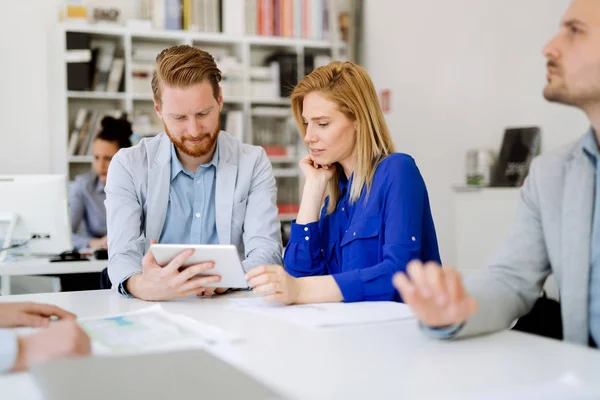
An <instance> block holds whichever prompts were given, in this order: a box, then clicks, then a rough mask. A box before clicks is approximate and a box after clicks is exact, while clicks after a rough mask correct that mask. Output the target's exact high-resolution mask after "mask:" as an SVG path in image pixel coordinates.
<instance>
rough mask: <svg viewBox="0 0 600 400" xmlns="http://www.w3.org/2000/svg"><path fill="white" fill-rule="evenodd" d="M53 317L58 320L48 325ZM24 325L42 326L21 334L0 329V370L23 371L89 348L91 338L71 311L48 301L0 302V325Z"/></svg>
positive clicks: (80, 353)
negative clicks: (41, 302)
mask: <svg viewBox="0 0 600 400" xmlns="http://www.w3.org/2000/svg"><path fill="white" fill-rule="evenodd" d="M53 317H55V318H58V319H59V320H60V321H58V322H55V323H53V324H52V326H49V324H50V321H51V319H52V318H53ZM23 326H27V327H33V328H43V329H41V330H39V331H38V332H36V333H34V334H32V335H29V336H22V337H17V336H16V335H15V334H14V333H13V332H11V331H10V330H7V329H0V374H3V373H6V372H17V371H24V370H26V369H28V368H29V367H31V366H32V365H34V364H38V363H43V362H46V361H49V360H52V359H55V358H63V357H75V356H85V355H88V354H90V352H91V343H90V338H89V337H88V336H87V334H86V333H85V332H84V331H83V329H81V328H80V327H79V325H77V322H76V321H75V315H73V314H71V313H70V312H68V311H65V310H63V309H61V308H58V307H56V306H52V305H48V304H38V303H3V304H0V328H16V327H23Z"/></svg>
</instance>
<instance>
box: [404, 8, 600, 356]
mask: <svg viewBox="0 0 600 400" xmlns="http://www.w3.org/2000/svg"><path fill="white" fill-rule="evenodd" d="M544 55H545V57H546V58H547V60H548V63H547V66H548V75H547V80H548V83H547V86H546V87H545V89H544V96H545V98H546V99H547V100H549V101H551V102H557V103H562V104H565V105H570V106H574V107H577V108H580V109H581V110H583V111H584V112H585V113H586V114H587V116H588V118H589V120H590V123H591V125H592V127H591V129H590V130H589V132H588V133H586V134H585V135H584V136H583V138H581V139H580V140H577V141H576V142H575V143H573V144H570V145H568V146H565V147H564V148H562V149H559V150H557V151H554V152H552V153H549V154H547V155H543V156H541V157H539V158H537V159H536V160H535V161H534V162H533V164H532V166H531V170H530V173H529V176H528V178H527V180H526V182H525V185H524V186H523V188H522V189H521V200H520V205H519V209H518V213H517V217H516V222H515V224H514V226H513V228H512V230H511V233H510V234H509V237H508V240H507V241H506V242H505V243H504V245H503V246H502V247H500V249H499V250H498V251H497V252H496V253H495V254H494V256H493V258H492V260H491V263H490V265H489V266H488V268H487V269H486V270H485V272H483V273H482V274H481V275H480V276H478V277H476V278H475V279H473V280H468V281H467V282H466V283H465V285H464V286H463V282H462V280H461V278H460V276H459V274H458V272H457V271H456V270H455V269H453V268H443V269H440V268H439V266H438V265H435V264H426V265H423V264H422V263H421V262H414V263H411V264H410V266H409V267H408V275H405V274H398V275H397V276H396V277H395V278H394V283H395V285H396V287H397V288H398V289H399V291H400V293H401V294H402V297H403V299H404V300H405V302H406V303H408V304H409V305H410V306H411V308H412V309H413V310H414V312H415V313H416V315H417V317H418V318H419V319H420V320H421V323H422V324H423V325H424V326H425V330H426V331H428V332H429V333H433V334H434V335H436V336H438V337H441V338H450V337H461V336H469V335H474V334H480V333H486V332H493V331H498V330H501V329H506V328H508V327H509V326H510V325H511V324H512V323H513V322H514V321H515V320H516V319H518V318H520V317H522V316H524V315H526V314H527V313H528V312H529V311H530V310H531V309H532V307H533V305H534V303H535V302H536V300H537V299H538V298H539V297H540V294H541V292H542V286H543V284H544V281H545V280H546V278H547V277H548V276H549V275H550V274H551V273H554V276H555V277H556V281H557V284H558V287H559V293H560V301H561V312H562V323H563V338H564V340H566V341H568V342H572V343H578V344H581V345H588V344H589V345H591V346H594V347H595V343H598V342H599V341H600V192H599V188H600V174H599V173H598V168H600V151H599V149H598V142H599V132H600V2H598V1H597V0H574V1H573V2H572V3H571V5H570V7H569V8H568V10H567V12H566V14H565V16H564V19H563V21H562V24H561V28H560V31H559V33H558V34H557V35H556V36H555V37H554V38H553V39H552V40H551V41H550V42H549V43H548V44H547V45H546V47H545V48H544Z"/></svg>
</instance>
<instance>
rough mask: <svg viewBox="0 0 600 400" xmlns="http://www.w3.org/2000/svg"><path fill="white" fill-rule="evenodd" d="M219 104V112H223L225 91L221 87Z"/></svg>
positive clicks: (218, 98)
mask: <svg viewBox="0 0 600 400" xmlns="http://www.w3.org/2000/svg"><path fill="white" fill-rule="evenodd" d="M217 103H218V104H219V112H221V111H223V89H221V86H219V95H218V96H217Z"/></svg>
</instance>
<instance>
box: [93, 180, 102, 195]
mask: <svg viewBox="0 0 600 400" xmlns="http://www.w3.org/2000/svg"><path fill="white" fill-rule="evenodd" d="M94 190H95V191H96V193H104V183H103V182H102V180H100V177H98V176H97V177H96V186H95V187H94Z"/></svg>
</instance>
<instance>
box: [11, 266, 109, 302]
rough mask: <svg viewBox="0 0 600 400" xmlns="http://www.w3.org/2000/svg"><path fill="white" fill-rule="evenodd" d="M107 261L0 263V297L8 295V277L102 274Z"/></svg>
mask: <svg viewBox="0 0 600 400" xmlns="http://www.w3.org/2000/svg"><path fill="white" fill-rule="evenodd" d="M107 264H108V260H95V259H91V260H90V261H68V262H53V263H51V262H50V261H49V260H48V259H47V258H23V259H19V260H17V261H5V262H3V263H0V277H1V279H2V284H1V286H0V294H1V295H5V296H6V295H10V277H11V276H23V275H58V274H77V273H84V272H102V270H103V269H104V268H106V266H107Z"/></svg>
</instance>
